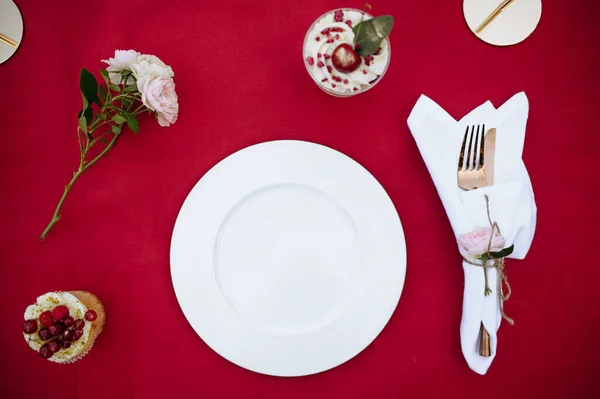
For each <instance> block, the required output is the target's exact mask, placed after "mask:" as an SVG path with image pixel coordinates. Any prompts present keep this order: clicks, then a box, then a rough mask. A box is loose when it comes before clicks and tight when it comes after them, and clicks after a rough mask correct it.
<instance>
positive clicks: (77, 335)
mask: <svg viewBox="0 0 600 399" xmlns="http://www.w3.org/2000/svg"><path fill="white" fill-rule="evenodd" d="M82 336H83V329H81V328H76V329H75V331H73V341H78V340H79V339H80V338H81V337H82Z"/></svg>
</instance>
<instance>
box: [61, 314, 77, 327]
mask: <svg viewBox="0 0 600 399" xmlns="http://www.w3.org/2000/svg"><path fill="white" fill-rule="evenodd" d="M63 324H64V325H65V327H67V328H68V327H71V326H72V325H74V324H75V319H74V318H72V317H71V316H67V317H65V319H64V320H63Z"/></svg>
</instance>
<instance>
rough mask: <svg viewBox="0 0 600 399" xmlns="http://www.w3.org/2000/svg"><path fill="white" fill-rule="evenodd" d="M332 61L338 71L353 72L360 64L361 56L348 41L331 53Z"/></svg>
mask: <svg viewBox="0 0 600 399" xmlns="http://www.w3.org/2000/svg"><path fill="white" fill-rule="evenodd" d="M331 62H333V66H335V68H336V69H337V70H338V71H342V72H352V71H355V70H356V69H357V68H358V67H359V66H360V56H359V55H358V53H357V52H356V51H354V49H352V46H350V45H349V44H347V43H343V44H340V45H339V46H337V48H336V49H335V50H334V51H333V54H332V55H331Z"/></svg>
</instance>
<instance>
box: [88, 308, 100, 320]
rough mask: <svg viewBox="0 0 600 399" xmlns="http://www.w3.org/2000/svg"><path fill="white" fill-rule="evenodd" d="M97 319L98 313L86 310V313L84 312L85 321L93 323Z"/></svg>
mask: <svg viewBox="0 0 600 399" xmlns="http://www.w3.org/2000/svg"><path fill="white" fill-rule="evenodd" d="M97 318H98V313H96V311H95V310H92V309H90V310H88V311H87V312H85V319H86V320H87V321H94V320H96V319H97Z"/></svg>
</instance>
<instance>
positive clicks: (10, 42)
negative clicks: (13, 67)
mask: <svg viewBox="0 0 600 399" xmlns="http://www.w3.org/2000/svg"><path fill="white" fill-rule="evenodd" d="M0 41H3V42H4V43H6V44H8V45H9V46H12V47H15V48H16V47H18V46H19V43H18V42H15V41H14V40H13V39H11V38H10V37H8V36H6V35H3V34H2V33H0Z"/></svg>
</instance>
